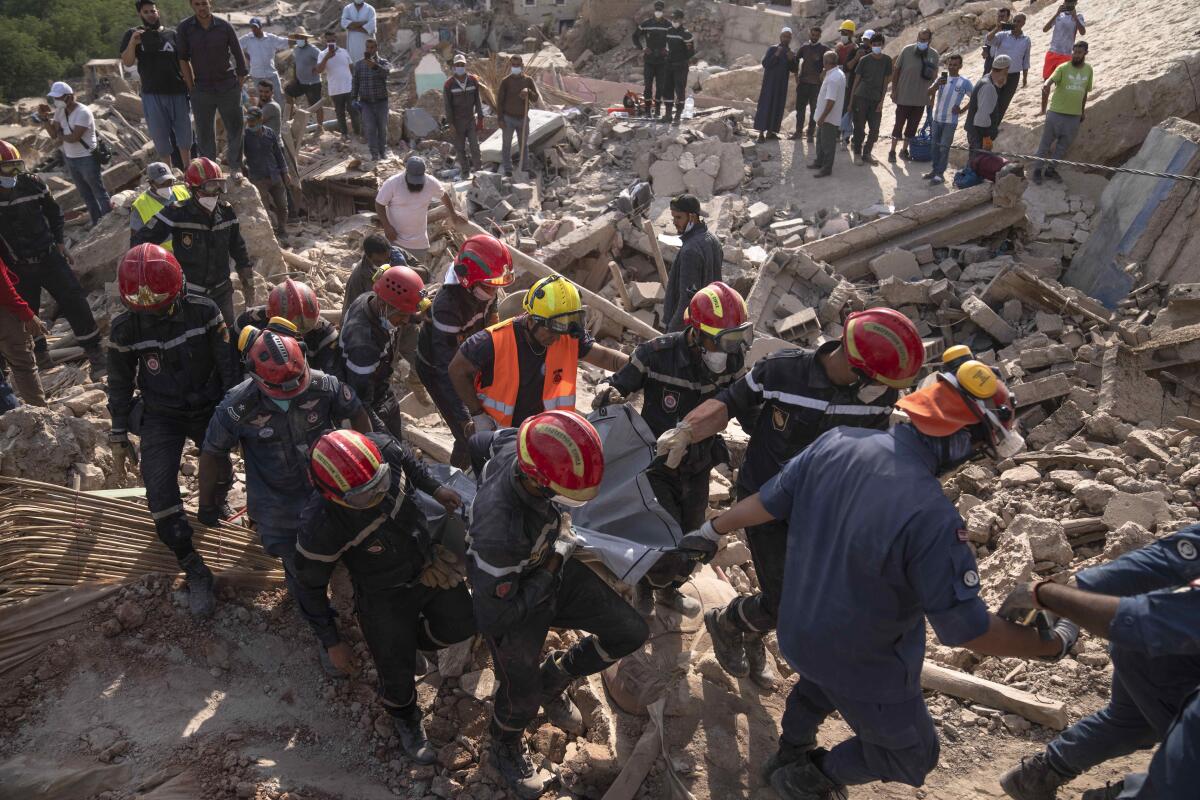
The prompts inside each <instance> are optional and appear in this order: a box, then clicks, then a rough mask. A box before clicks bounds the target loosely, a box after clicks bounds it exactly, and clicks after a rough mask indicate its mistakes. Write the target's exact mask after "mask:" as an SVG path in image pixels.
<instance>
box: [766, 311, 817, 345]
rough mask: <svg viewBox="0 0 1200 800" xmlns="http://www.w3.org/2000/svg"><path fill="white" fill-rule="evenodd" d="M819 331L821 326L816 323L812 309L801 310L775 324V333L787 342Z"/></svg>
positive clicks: (815, 316)
mask: <svg viewBox="0 0 1200 800" xmlns="http://www.w3.org/2000/svg"><path fill="white" fill-rule="evenodd" d="M820 330H821V324H820V323H819V322H818V321H817V312H816V309H812V308H805V309H802V310H800V311H797V312H796V313H795V314H789V315H788V316H786V317H784V318H783V319H781V320H777V321H776V322H775V332H776V333H777V334H779V337H780V338H781V339H787V340H788V341H795V340H796V339H799V338H802V337H804V336H806V335H808V334H815V333H818V332H819V331H820Z"/></svg>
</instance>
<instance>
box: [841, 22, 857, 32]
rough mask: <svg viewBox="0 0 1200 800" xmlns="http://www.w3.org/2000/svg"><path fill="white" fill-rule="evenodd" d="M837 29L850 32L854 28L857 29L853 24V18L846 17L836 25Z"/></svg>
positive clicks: (853, 30)
mask: <svg viewBox="0 0 1200 800" xmlns="http://www.w3.org/2000/svg"><path fill="white" fill-rule="evenodd" d="M838 30H839V31H850V32H851V33H854V32H855V31H856V30H858V26H857V25H855V24H854V20H852V19H848V20H846V21H845V22H843V23H842V24H841V25H839V26H838Z"/></svg>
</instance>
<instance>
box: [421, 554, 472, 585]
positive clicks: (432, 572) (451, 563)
mask: <svg viewBox="0 0 1200 800" xmlns="http://www.w3.org/2000/svg"><path fill="white" fill-rule="evenodd" d="M420 581H421V583H422V584H424V585H425V586H428V587H429V588H431V589H453V588H454V587H455V586H458V584H460V583H462V575H461V574H460V573H459V570H458V559H457V558H456V557H455V555H454V554H453V553H451V552H450V551H449V550H447V549H446V548H445V547H442V546H441V545H440V544H435V545H434V546H433V560H432V561H431V562H430V563H429V565H428V566H427V567H425V569H424V570H423V571H422V572H421V577H420Z"/></svg>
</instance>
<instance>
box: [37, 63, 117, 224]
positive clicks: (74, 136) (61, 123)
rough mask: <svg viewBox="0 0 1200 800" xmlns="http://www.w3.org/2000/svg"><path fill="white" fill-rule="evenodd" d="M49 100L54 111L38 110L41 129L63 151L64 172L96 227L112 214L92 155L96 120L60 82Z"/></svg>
mask: <svg viewBox="0 0 1200 800" xmlns="http://www.w3.org/2000/svg"><path fill="white" fill-rule="evenodd" d="M48 97H49V100H50V102H51V103H52V104H53V108H51V107H50V105H47V104H46V103H42V104H41V105H39V106H38V112H39V113H40V114H41V115H42V119H43V127H44V128H45V129H46V133H48V134H50V136H51V137H52V138H53V139H54V141H55V142H56V143H57V144H58V145H59V146H60V147H61V148H62V153H63V161H65V162H66V165H67V172H69V173H70V174H71V180H72V182H74V184H75V188H76V189H78V190H79V196H80V197H82V198H83V202H84V203H85V204H86V205H87V210H88V215H89V216H90V217H91V218H92V224H93V225H95V224H96V223H97V222H99V221H100V218H101V217H103V216H104V215H105V214H107V213H108V212H109V211H112V202H111V201H110V200H109V198H108V190H107V189H106V188H104V180H103V179H102V178H101V177H100V162H99V161H97V160H96V157H95V156H93V155H92V151H93V150H95V149H96V118H95V117H94V116H93V115H92V112H91V109H89V108H88V107H87V106H85V105H81V104H79V103H76V102H75V90H74V89H72V88H71V87H70V86H68V85H67V84H65V83H63V82H62V81H56V82H55V83H54V85H53V86H51V87H50V94H49V96H48Z"/></svg>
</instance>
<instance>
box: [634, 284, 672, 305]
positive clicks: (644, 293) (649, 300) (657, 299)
mask: <svg viewBox="0 0 1200 800" xmlns="http://www.w3.org/2000/svg"><path fill="white" fill-rule="evenodd" d="M666 298H667V292H666V290H665V289H663V286H662V284H661V283H657V282H652V281H633V282H631V283H630V284H629V301H630V302H631V303H633V307H634V308H635V309H639V308H654V306H655V305H656V304H658V303H661V302H663V301H664V300H666Z"/></svg>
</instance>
